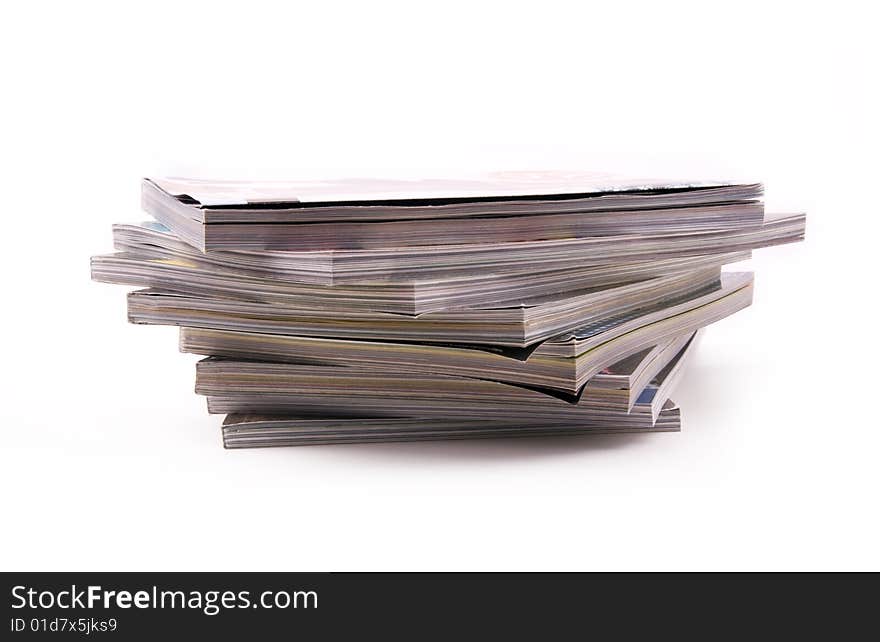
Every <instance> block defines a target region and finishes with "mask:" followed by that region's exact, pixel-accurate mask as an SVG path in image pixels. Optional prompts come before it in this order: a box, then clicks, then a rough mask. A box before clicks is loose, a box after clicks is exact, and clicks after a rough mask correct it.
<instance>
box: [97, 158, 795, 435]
mask: <svg viewBox="0 0 880 642" xmlns="http://www.w3.org/2000/svg"><path fill="white" fill-rule="evenodd" d="M142 202H143V207H144V209H145V210H146V211H147V212H148V213H149V214H150V215H151V216H152V217H153V220H152V221H149V222H144V223H139V224H120V225H115V226H114V227H113V238H114V244H115V248H116V250H117V251H116V252H115V253H113V254H108V255H103V256H95V257H93V258H92V263H91V268H92V277H93V278H94V279H95V280H97V281H102V282H107V283H116V284H123V285H128V286H135V287H138V288H142V289H138V290H136V291H134V292H131V293H130V294H129V295H128V317H129V320H130V321H131V322H133V323H139V324H161V325H176V326H180V349H181V350H182V351H183V352H188V353H195V354H198V355H203V356H205V359H204V360H202V361H200V362H199V363H198V366H197V373H196V392H197V393H198V394H201V395H205V396H206V397H207V405H208V411H209V412H211V413H220V414H225V415H226V418H225V420H224V422H223V428H222V432H223V442H224V444H225V445H226V447H229V448H240V447H253V446H287V445H305V444H329V443H352V442H376V441H417V440H435V439H459V438H480V437H501V436H504V437H508V436H528V435H571V434H585V433H591V434H593V433H620V432H627V433H631V432H646V433H647V432H660V431H677V430H679V429H680V426H681V413H680V410H679V408H678V406H677V405H676V404H675V403H674V402H673V401H672V400H671V398H670V395H671V393H672V391H673V389H674V387H675V385H676V383H677V382H678V381H679V379H681V377H682V373H683V372H684V367H685V365H686V363H687V360H688V356H689V355H690V354H691V353H692V352H693V351H694V347H695V344H696V340H697V336H698V332H699V330H700V329H701V328H703V327H705V326H707V325H709V324H711V323H713V322H715V321H718V320H720V319H723V318H725V317H727V316H729V315H731V314H733V313H734V312H736V311H738V310H741V309H743V308H745V307H747V306H748V305H749V304H750V303H751V301H752V285H753V283H752V279H753V275H752V274H751V273H748V272H725V271H722V267H723V266H725V265H728V264H732V263H736V262H739V261H742V260H744V259H748V258H749V257H750V255H751V252H752V250H755V249H758V248H764V247H768V246H772V245H778V244H782V243H791V242H794V241H799V240H802V239H803V237H804V228H805V217H804V215H803V214H786V215H775V216H770V215H765V212H764V206H763V200H762V187H761V185H759V184H737V183H725V182H687V181H684V182H669V181H656V180H628V181H620V180H616V179H612V178H608V177H602V176H596V175H592V174H578V173H558V172H535V173H532V172H529V173H521V172H511V173H498V174H493V175H489V176H479V177H473V178H469V179H466V180H463V179H456V180H445V179H437V180H418V181H404V180H401V181H390V180H372V179H355V180H352V179H349V180H327V181H300V182H283V183H282V182H230V181H223V182H219V181H205V180H193V179H148V180H144V181H143V186H142Z"/></svg>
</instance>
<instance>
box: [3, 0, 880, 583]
mask: <svg viewBox="0 0 880 642" xmlns="http://www.w3.org/2000/svg"><path fill="white" fill-rule="evenodd" d="M819 4H820V3H808V2H807V3H805V2H798V3H791V4H789V5H786V4H783V3H772V2H759V3H747V2H738V3H725V4H717V3H708V2H696V3H659V2H658V3H646V4H645V5H636V4H628V3H623V2H603V3H599V4H592V3H585V2H577V3H570V4H563V3H553V2H541V3H522V4H520V3H515V2H505V3H498V4H492V5H490V4H484V3H480V2H467V3H462V4H460V5H459V4H457V3H450V2H445V3H438V4H437V5H436V6H434V8H429V5H426V4H423V3H415V2H412V3H401V4H399V5H392V4H386V3H376V2H363V3H351V4H337V3H331V2H316V3H314V4H313V5H312V4H306V3H274V4H270V5H266V6H263V5H262V4H261V3H257V2H241V3H237V4H226V3H220V2H211V3H205V4H204V5H193V4H190V3H185V2H173V3H161V2H152V3H149V4H145V5H139V6H138V8H137V9H136V10H135V9H134V7H135V5H133V4H131V3H121V2H115V3H109V2H108V3H106V4H99V3H92V2H78V3H60V2H59V3H57V4H44V3H39V2H33V3H19V5H18V6H17V8H10V7H4V9H3V17H2V20H0V23H2V26H0V32H2V33H0V54H2V57H0V59H2V63H0V64H2V66H3V78H2V80H3V86H2V91H3V93H4V96H3V97H2V100H0V111H2V120H0V127H2V141H0V148H2V151H0V154H2V177H3V196H2V205H3V210H4V211H3V222H4V226H3V253H2V256H3V262H4V271H3V274H4V277H5V278H4V292H3V301H4V303H3V316H2V323H3V341H4V343H3V357H4V358H3V367H2V370H0V372H2V377H3V381H2V391H3V419H2V431H3V432H2V434H3V437H2V440H0V443H2V446H0V447H2V455H0V483H2V486H0V488H2V490H0V493H2V507H0V508H2V511H0V512H2V515H3V517H2V519H3V526H2V528H0V568H3V569H4V570H24V569H34V570H50V569H58V570H60V569H70V570H73V569H77V570H84V569H94V570H98V569H101V570H113V569H137V570H156V569H165V570H227V569H228V570H245V569H248V570H338V569H559V570H568V569H878V568H880V552H878V551H880V547H878V546H877V541H878V535H880V533H878V530H880V529H878V511H877V491H878V472H877V453H878V446H880V437H878V427H880V426H878V420H877V409H876V405H875V400H876V396H877V395H876V392H875V383H874V365H875V363H876V360H877V348H876V343H875V340H874V331H875V330H876V296H877V285H876V283H877V282H876V267H875V266H876V263H875V261H874V255H875V252H876V249H875V247H876V241H877V238H878V236H877V234H878V225H877V220H878V215H880V212H878V205H877V192H878V190H877V149H878V145H880V136H878V125H877V114H878V108H880V101H878V90H877V87H878V81H877V68H878V67H877V63H878V46H877V38H876V36H877V34H876V32H875V28H876V25H877V21H876V17H875V16H870V15H868V12H867V10H866V9H865V7H868V6H870V4H871V3H867V2H858V3H856V2H854V3H849V2H835V3H833V4H830V5H828V7H827V8H826V9H824V10H823V9H818V8H816V6H818V5H819ZM533 167H549V168H577V169H587V170H602V171H618V172H625V173H630V174H633V173H635V174H645V173H658V172H661V173H664V174H672V175H685V176H687V175H690V174H693V173H698V174H699V175H700V176H704V175H708V176H721V177H732V178H757V179H759V180H763V181H764V182H765V183H766V184H767V188H768V205H769V206H770V207H771V208H789V209H791V208H794V209H803V210H806V211H808V213H809V218H808V231H807V234H808V240H807V242H805V243H803V244H800V245H796V246H787V247H782V248H777V249H772V250H764V251H762V252H760V253H758V254H757V255H756V257H755V259H754V260H753V261H752V262H751V267H752V268H753V269H754V270H756V272H757V293H756V299H755V304H754V306H753V307H752V308H750V309H748V310H746V311H744V312H742V313H739V314H737V315H736V316H735V317H733V318H731V319H728V320H725V321H723V322H721V323H719V324H717V325H716V326H713V327H711V328H710V329H709V330H708V332H707V333H706V334H705V337H704V340H703V342H702V344H701V346H700V349H699V352H698V354H697V355H696V358H695V360H694V361H693V363H692V367H691V369H690V371H689V372H688V373H687V375H686V378H685V381H684V383H683V384H682V387H681V388H680V390H679V392H678V394H677V395H676V400H677V401H678V402H679V403H680V404H681V405H682V407H683V416H684V426H683V431H682V432H681V434H668V435H662V434H661V435H654V436H643V437H629V438H612V437H607V438H603V437H598V438H592V439H591V438H571V439H558V440H552V439H547V440H537V441H535V440H522V441H516V440H508V441H498V442H479V443H440V444H427V445H425V444H401V445H369V446H335V447H311V448H301V449H271V450H253V451H224V450H223V449H222V447H221V443H220V433H219V424H220V418H219V417H211V416H208V415H207V414H206V412H205V404H204V400H203V399H202V398H199V397H197V396H195V395H194V394H193V392H192V387H193V378H194V362H195V358H194V357H191V356H188V355H181V354H179V353H178V352H177V339H176V331H175V330H174V329H172V328H160V327H135V326H130V325H127V324H126V322H125V301H124V288H121V287H113V286H108V285H102V284H96V283H92V282H91V281H90V280H89V262H88V259H89V256H90V255H91V254H96V253H102V252H108V251H110V250H111V238H110V225H111V223H113V222H118V221H136V220H139V219H141V218H142V214H140V213H139V180H140V178H141V177H142V176H144V175H151V174H159V175H161V174H178V175H179V174H192V175H203V176H238V177H248V176H253V177H271V178H277V177H285V176H286V177H297V176H301V175H305V174H328V175H338V174H342V175H346V174H351V173H352V172H353V171H355V170H357V171H358V172H359V173H361V174H363V173H382V172H388V171H391V170H394V169H395V168H405V169H406V170H408V171H410V172H412V171H414V170H415V171H419V172H423V173H425V174H430V173H431V172H432V171H440V170H454V169H486V168H499V169H517V168H533Z"/></svg>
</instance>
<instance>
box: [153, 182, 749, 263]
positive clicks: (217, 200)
mask: <svg viewBox="0 0 880 642" xmlns="http://www.w3.org/2000/svg"><path fill="white" fill-rule="evenodd" d="M761 197H762V187H761V185H760V184H757V183H749V184H737V183H724V182H670V181H658V180H651V179H636V180H633V179H627V180H620V179H616V178H613V177H609V176H606V175H596V174H586V173H571V172H498V173H493V174H488V175H485V176H479V177H472V178H464V179H428V180H386V179H340V180H316V181H284V182H281V181H279V182H264V181H260V182H242V181H208V180H198V179H183V178H167V179H145V180H144V181H143V188H142V202H143V207H144V209H145V210H146V211H147V212H149V213H150V214H151V215H152V216H153V217H154V218H156V219H157V220H158V221H159V222H161V223H162V224H164V225H165V226H167V227H168V228H169V229H170V230H171V231H172V232H174V233H175V234H176V235H177V236H178V237H179V238H181V239H183V240H184V241H186V242H187V243H189V244H190V245H192V246H194V247H196V248H198V249H199V250H202V251H209V250H219V249H223V250H292V251H318V250H337V249H338V250H346V249H348V250H350V249H376V248H395V247H412V246H425V245H458V244H467V243H489V244H491V243H511V242H520V241H535V240H542V239H547V240H552V239H560V238H584V237H594V236H607V235H626V234H639V235H654V234H670V233H681V232H696V231H700V230H738V229H743V228H748V227H752V226H756V225H760V224H761V222H762V220H763V217H764V208H763V203H762V202H761Z"/></svg>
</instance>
